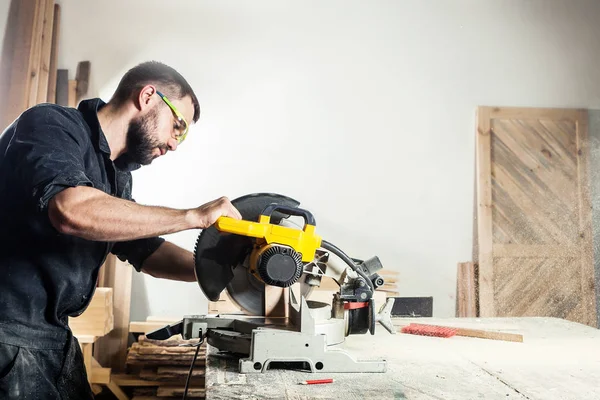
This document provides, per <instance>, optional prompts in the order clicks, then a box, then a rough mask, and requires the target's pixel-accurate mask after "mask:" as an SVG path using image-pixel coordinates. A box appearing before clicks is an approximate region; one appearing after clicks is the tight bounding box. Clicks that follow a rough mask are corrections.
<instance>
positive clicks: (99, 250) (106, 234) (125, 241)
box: [0, 62, 241, 400]
mask: <svg viewBox="0 0 600 400" xmlns="http://www.w3.org/2000/svg"><path fill="white" fill-rule="evenodd" d="M199 114H200V108H199V105H198V100H197V98H196V95H195V94H194V92H193V90H192V89H191V87H190V85H189V84H188V83H187V82H186V80H185V79H184V78H183V77H182V76H181V75H180V74H179V73H178V72H177V71H175V70H174V69H173V68H171V67H169V66H167V65H164V64H161V63H158V62H147V63H143V64H140V65H138V66H136V67H134V68H132V69H131V70H129V71H128V72H127V73H126V74H125V76H124V77H123V78H122V80H121V82H120V83H119V86H118V87H117V90H116V92H115V94H114V96H113V97H112V99H111V100H110V101H109V102H108V103H104V102H103V101H102V100H100V99H92V100H86V101H82V102H81V103H80V105H79V106H78V109H73V108H67V107H60V106H57V105H53V104H43V105H37V106H35V107H32V108H30V109H29V110H27V111H25V112H24V113H23V114H22V115H21V116H20V117H19V118H18V119H17V120H16V121H14V122H13V124H11V125H10V126H9V127H8V128H7V129H6V130H5V131H4V132H3V133H2V135H1V136H0V399H5V398H9V399H13V398H15V399H17V398H19V399H24V398H31V399H58V398H61V399H78V400H81V399H89V398H92V397H93V395H92V393H91V390H90V387H89V384H88V382H87V375H86V371H85V367H84V364H83V357H82V355H81V351H80V349H79V345H78V343H77V341H76V339H74V338H73V336H72V334H71V331H70V330H69V328H68V326H67V323H68V316H76V315H79V314H80V313H81V312H82V311H83V310H84V309H85V308H86V307H87V305H88V303H89V301H90V300H91V297H92V295H93V292H94V288H95V285H96V281H97V276H98V269H99V268H100V266H101V265H102V263H103V262H104V260H105V258H106V256H107V254H108V253H109V252H111V253H113V254H116V255H117V256H118V257H119V258H120V259H121V260H127V261H128V262H129V263H131V264H132V265H133V266H134V268H135V269H136V270H138V271H142V272H145V273H147V274H150V275H152V276H155V277H160V278H166V279H174V280H181V281H187V282H190V281H195V280H196V278H195V274H194V261H193V255H192V253H190V252H189V251H186V250H184V249H182V248H180V247H178V246H176V245H174V244H172V243H169V242H167V241H165V240H164V239H162V238H160V235H164V234H169V233H174V232H179V231H183V230H186V229H203V228H206V227H209V226H210V225H212V224H213V223H214V222H215V221H216V220H217V218H219V217H220V216H229V217H233V218H238V219H239V218H241V216H240V214H239V212H238V211H237V210H236V209H235V208H234V207H233V206H232V204H231V203H230V202H229V200H227V199H226V198H220V199H217V200H214V201H212V202H210V203H207V204H204V205H202V206H200V207H198V208H195V209H190V210H177V209H170V208H165V207H150V206H143V205H139V204H137V203H135V202H134V201H133V200H132V198H131V187H132V178H131V171H132V170H134V169H137V168H139V167H140V166H141V165H147V164H150V163H151V162H152V160H154V159H155V158H157V157H159V156H163V155H165V154H166V153H167V152H168V151H175V150H176V149H177V146H178V145H180V144H181V143H182V142H183V140H184V139H185V137H186V135H187V133H188V129H189V124H190V123H192V121H193V122H197V121H198V118H199Z"/></svg>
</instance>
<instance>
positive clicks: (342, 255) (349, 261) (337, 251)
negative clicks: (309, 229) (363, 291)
mask: <svg viewBox="0 0 600 400" xmlns="http://www.w3.org/2000/svg"><path fill="white" fill-rule="evenodd" d="M321 247H323V248H324V249H325V250H329V251H331V252H332V253H333V254H335V255H336V256H338V257H339V258H341V259H342V260H343V261H344V262H345V263H346V264H348V265H349V266H350V268H352V269H353V270H354V271H355V272H356V273H357V274H359V275H360V276H361V277H362V278H363V279H364V280H365V281H367V284H368V285H369V287H370V288H371V291H372V292H373V294H375V286H373V282H371V280H370V279H369V277H368V276H367V274H365V273H364V271H362V270H361V269H360V268H358V267H357V265H356V264H355V263H354V261H352V259H351V258H350V257H348V256H347V255H346V253H344V252H343V251H342V250H340V249H339V248H338V247H336V246H335V245H334V244H333V243H330V242H328V241H327V240H321Z"/></svg>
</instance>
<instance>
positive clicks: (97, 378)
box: [91, 366, 111, 385]
mask: <svg viewBox="0 0 600 400" xmlns="http://www.w3.org/2000/svg"><path fill="white" fill-rule="evenodd" d="M110 380H111V375H110V368H102V367H94V366H92V380H91V382H92V383H97V384H100V385H106V384H108V383H109V382H110Z"/></svg>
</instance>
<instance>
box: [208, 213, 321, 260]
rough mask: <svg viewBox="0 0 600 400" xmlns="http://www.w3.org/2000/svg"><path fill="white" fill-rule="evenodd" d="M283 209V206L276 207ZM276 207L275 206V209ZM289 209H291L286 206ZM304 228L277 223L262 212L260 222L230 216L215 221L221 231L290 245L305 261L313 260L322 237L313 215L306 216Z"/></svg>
mask: <svg viewBox="0 0 600 400" xmlns="http://www.w3.org/2000/svg"><path fill="white" fill-rule="evenodd" d="M276 208H277V209H281V207H276ZM274 209H275V207H274V208H273V210H274ZM286 210H287V211H289V210H288V209H287V208H286ZM297 210H298V211H297V212H294V215H300V214H301V215H303V216H304V215H305V214H304V213H305V212H306V211H304V210H300V209H297ZM305 220H306V223H305V224H304V228H303V229H302V230H300V229H295V228H292V227H288V226H281V225H275V224H272V223H271V215H266V214H261V215H260V217H259V219H258V222H253V221H246V220H238V219H235V218H230V217H220V218H219V219H218V220H217V222H216V223H215V226H216V228H217V229H218V230H219V231H221V232H227V233H233V234H236V235H242V236H249V237H254V238H257V239H259V240H261V241H264V244H269V245H271V244H279V245H284V246H289V247H291V248H292V249H294V250H295V251H297V252H298V253H300V254H301V256H302V261H303V262H311V261H313V260H314V258H315V253H316V251H317V249H318V248H319V247H320V246H321V237H320V236H319V235H317V234H316V233H315V225H314V222H313V224H310V223H309V222H312V221H314V219H313V218H312V215H310V218H306V217H305Z"/></svg>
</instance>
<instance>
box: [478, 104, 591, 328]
mask: <svg viewBox="0 0 600 400" xmlns="http://www.w3.org/2000/svg"><path fill="white" fill-rule="evenodd" d="M477 122H478V129H477V174H478V175H477V195H478V201H477V211H478V213H477V220H478V226H477V231H478V253H479V254H478V259H479V285H480V292H479V302H480V303H479V306H480V313H481V316H483V317H488V316H549V317H560V318H565V319H569V320H572V321H575V322H581V323H584V324H587V325H592V326H596V324H597V316H596V300H595V293H594V267H593V248H592V231H591V202H590V195H589V182H588V168H589V166H588V153H589V150H588V136H587V113H586V111H585V110H573V109H539V108H538V109H534V108H510V107H504V108H491V107H480V108H479V110H478V121H477Z"/></svg>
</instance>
